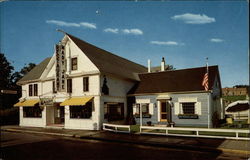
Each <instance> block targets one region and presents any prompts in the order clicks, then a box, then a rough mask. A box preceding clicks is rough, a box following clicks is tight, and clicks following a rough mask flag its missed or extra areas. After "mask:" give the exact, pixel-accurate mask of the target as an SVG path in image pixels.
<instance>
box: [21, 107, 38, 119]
mask: <svg viewBox="0 0 250 160" xmlns="http://www.w3.org/2000/svg"><path fill="white" fill-rule="evenodd" d="M23 117H39V118H40V117H42V110H41V109H40V107H39V106H35V107H23Z"/></svg>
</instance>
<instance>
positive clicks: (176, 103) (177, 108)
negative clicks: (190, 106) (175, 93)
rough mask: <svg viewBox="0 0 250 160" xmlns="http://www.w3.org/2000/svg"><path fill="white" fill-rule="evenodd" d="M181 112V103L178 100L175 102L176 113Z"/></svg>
mask: <svg viewBox="0 0 250 160" xmlns="http://www.w3.org/2000/svg"><path fill="white" fill-rule="evenodd" d="M179 113H180V104H179V103H178V102H175V103H174V114H175V115H178V114H179Z"/></svg>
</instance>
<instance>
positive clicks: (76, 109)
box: [70, 102, 92, 118]
mask: <svg viewBox="0 0 250 160" xmlns="http://www.w3.org/2000/svg"><path fill="white" fill-rule="evenodd" d="M91 116H92V102H88V103H87V104H86V105H84V106H70V118H90V117H91Z"/></svg>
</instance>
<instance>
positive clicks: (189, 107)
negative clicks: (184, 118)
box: [182, 102, 195, 114]
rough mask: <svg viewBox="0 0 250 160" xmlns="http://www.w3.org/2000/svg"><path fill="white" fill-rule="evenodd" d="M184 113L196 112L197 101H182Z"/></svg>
mask: <svg viewBox="0 0 250 160" xmlns="http://www.w3.org/2000/svg"><path fill="white" fill-rule="evenodd" d="M182 110H183V114H195V103H194V102H189V103H182Z"/></svg>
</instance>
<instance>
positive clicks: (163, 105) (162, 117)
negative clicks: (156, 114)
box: [160, 101, 167, 122]
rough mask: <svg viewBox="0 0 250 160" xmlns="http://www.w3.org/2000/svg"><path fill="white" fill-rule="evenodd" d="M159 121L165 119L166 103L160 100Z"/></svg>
mask: <svg viewBox="0 0 250 160" xmlns="http://www.w3.org/2000/svg"><path fill="white" fill-rule="evenodd" d="M160 109H161V110H160V112H161V121H162V122H165V121H167V103H166V102H165V101H161V108H160Z"/></svg>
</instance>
